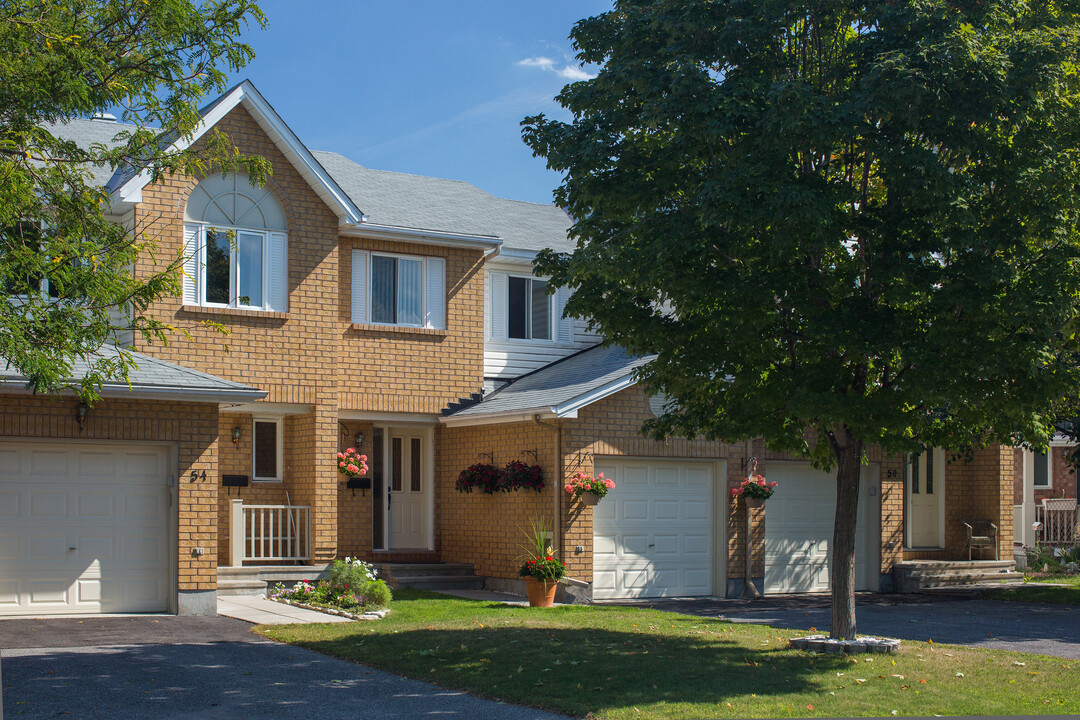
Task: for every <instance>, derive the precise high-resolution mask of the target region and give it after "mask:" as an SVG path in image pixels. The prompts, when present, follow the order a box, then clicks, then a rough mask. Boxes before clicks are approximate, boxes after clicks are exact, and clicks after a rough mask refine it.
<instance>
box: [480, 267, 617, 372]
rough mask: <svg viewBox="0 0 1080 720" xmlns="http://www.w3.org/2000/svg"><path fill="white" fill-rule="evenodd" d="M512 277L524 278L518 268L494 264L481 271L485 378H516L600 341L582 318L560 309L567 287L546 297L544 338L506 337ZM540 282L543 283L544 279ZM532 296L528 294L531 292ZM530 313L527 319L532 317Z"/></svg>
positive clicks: (562, 305) (562, 307)
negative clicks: (547, 312)
mask: <svg viewBox="0 0 1080 720" xmlns="http://www.w3.org/2000/svg"><path fill="white" fill-rule="evenodd" d="M511 277H527V276H526V275H525V274H524V273H523V272H522V271H521V270H520V269H517V268H513V269H511V268H510V267H507V268H506V269H505V270H503V269H501V268H500V267H499V266H498V265H497V264H496V266H495V267H494V268H490V269H488V270H487V271H486V272H485V273H484V375H485V376H486V377H502V378H509V377H516V376H518V375H523V374H524V373H527V372H531V371H533V370H536V369H538V368H541V367H543V366H544V365H547V364H549V363H552V362H555V361H556V360H558V359H560V358H563V357H566V356H567V355H570V354H571V353H574V352H577V351H578V350H581V349H583V348H586V347H590V346H592V345H595V344H597V343H598V342H600V337H599V336H598V335H596V334H595V333H589V332H585V325H586V323H585V321H584V320H580V319H577V318H564V317H563V316H562V314H563V310H565V308H566V302H567V300H569V298H570V291H569V290H568V289H567V288H558V289H556V291H555V295H554V297H551V296H545V297H546V299H547V301H548V302H549V303H550V305H549V307H550V308H551V310H550V314H551V320H550V328H551V329H550V331H549V337H548V338H547V339H544V338H540V339H536V338H535V337H534V339H520V338H511V337H509V336H508V331H509V325H510V318H509V317H508V313H507V311H508V304H509V294H510V288H509V281H510V278H511ZM539 280H540V281H541V282H546V281H545V280H544V279H543V278H540V279H539ZM530 297H531V293H530ZM532 319H533V318H532V316H531V315H530V320H532Z"/></svg>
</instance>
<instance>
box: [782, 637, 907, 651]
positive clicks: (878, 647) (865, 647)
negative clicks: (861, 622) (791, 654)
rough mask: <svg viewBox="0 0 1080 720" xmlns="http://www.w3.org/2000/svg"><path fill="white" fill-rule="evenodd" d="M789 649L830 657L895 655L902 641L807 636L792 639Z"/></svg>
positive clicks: (789, 642)
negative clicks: (871, 654) (873, 654)
mask: <svg viewBox="0 0 1080 720" xmlns="http://www.w3.org/2000/svg"><path fill="white" fill-rule="evenodd" d="M788 647H791V648H793V649H795V650H807V651H809V652H817V653H828V654H830V655H843V654H851V655H856V654H861V653H895V652H898V651H899V650H900V641H899V640H893V639H891V638H876V637H862V636H861V637H856V638H855V639H854V640H833V639H832V638H829V637H827V636H825V635H807V636H806V637H801V638H792V639H791V640H789V641H788Z"/></svg>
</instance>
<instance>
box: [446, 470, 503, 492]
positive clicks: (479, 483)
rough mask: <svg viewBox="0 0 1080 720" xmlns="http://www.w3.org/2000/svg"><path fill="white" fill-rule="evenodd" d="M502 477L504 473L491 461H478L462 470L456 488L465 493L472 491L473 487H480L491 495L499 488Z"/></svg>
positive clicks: (455, 484)
mask: <svg viewBox="0 0 1080 720" xmlns="http://www.w3.org/2000/svg"><path fill="white" fill-rule="evenodd" d="M501 479H502V473H500V472H499V469H498V468H497V467H495V466H494V465H492V464H491V463H476V464H475V465H470V466H469V467H467V468H465V469H464V470H462V471H461V474H460V475H458V479H457V482H455V483H454V488H455V489H456V490H457V491H458V492H464V493H471V492H472V491H473V488H479V489H480V490H482V491H483V492H484V493H486V494H488V495H491V494H492V493H494V492H495V491H496V490H498V489H499V485H500V484H501Z"/></svg>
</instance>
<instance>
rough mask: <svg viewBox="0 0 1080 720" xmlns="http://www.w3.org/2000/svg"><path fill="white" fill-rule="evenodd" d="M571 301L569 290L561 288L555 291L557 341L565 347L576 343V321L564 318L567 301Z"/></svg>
mask: <svg viewBox="0 0 1080 720" xmlns="http://www.w3.org/2000/svg"><path fill="white" fill-rule="evenodd" d="M569 299H570V289H569V288H565V287H561V288H557V289H556V290H555V328H556V331H555V339H556V341H557V342H559V343H560V344H564V345H569V344H571V343H572V342H573V341H574V320H573V318H566V317H563V311H564V310H566V301H567V300H569Z"/></svg>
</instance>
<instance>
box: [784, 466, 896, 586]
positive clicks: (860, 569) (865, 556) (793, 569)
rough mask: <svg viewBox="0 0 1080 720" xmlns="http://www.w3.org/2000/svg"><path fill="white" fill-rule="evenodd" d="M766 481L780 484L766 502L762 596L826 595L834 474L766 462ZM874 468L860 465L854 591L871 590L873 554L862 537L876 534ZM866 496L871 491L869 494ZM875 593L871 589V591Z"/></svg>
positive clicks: (875, 557) (873, 573)
mask: <svg viewBox="0 0 1080 720" xmlns="http://www.w3.org/2000/svg"><path fill="white" fill-rule="evenodd" d="M765 475H766V477H767V478H768V479H769V480H775V481H776V482H778V483H779V486H778V487H777V489H776V494H774V495H773V496H772V498H770V499H769V500H768V501H766V503H765V592H767V593H802V592H828V590H829V546H830V544H831V543H832V534H833V515H834V514H835V512H836V474H835V473H825V472H821V471H820V470H814V469H813V468H811V467H810V464H809V463H798V462H776V461H773V462H770V463H769V464H768V467H767V469H766V473H765ZM877 479H878V466H877V465H873V466H863V469H862V478H861V480H860V483H861V484H860V486H859V510H858V522H857V524H856V537H855V588H856V589H857V590H869V589H871V587H870V583H871V580H874V581H876V580H877V577H878V576H877V573H876V572H870V569H871V568H872V567H873V566H874V565H876V563H877V553H876V552H874V551H873V550H872V549H871V548H870V547H869V546H868V545H867V538H870V537H874V538H875V539H876V536H877V523H876V522H875V518H874V517H873V516H872V515H871V514H870V513H868V512H867V508H868V507H872V508H876V507H877V502H876V501H877V497H876V487H877ZM871 492H873V493H874V495H873V496H871ZM875 589H876V588H875Z"/></svg>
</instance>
